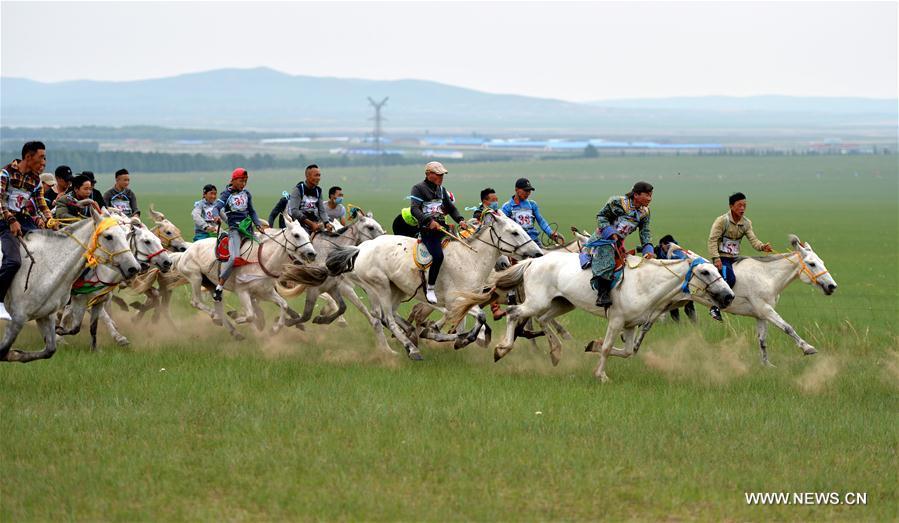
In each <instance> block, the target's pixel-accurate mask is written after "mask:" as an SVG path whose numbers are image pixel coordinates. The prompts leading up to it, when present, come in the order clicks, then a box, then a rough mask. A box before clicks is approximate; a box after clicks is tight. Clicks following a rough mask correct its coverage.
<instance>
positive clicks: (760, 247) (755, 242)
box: [743, 218, 765, 252]
mask: <svg viewBox="0 0 899 523" xmlns="http://www.w3.org/2000/svg"><path fill="white" fill-rule="evenodd" d="M743 221H745V222H746V230H745V231H744V232H745V234H746V238H747V239H748V240H749V243H750V244H752V248H753V249H755V250H757V251H759V252H761V251H764V250H765V244H764V243H763V242H762V241H761V240H759V238H758V236H756V235H755V232H754V231H753V230H752V222H751V221H749V218H743Z"/></svg>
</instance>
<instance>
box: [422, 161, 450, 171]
mask: <svg viewBox="0 0 899 523" xmlns="http://www.w3.org/2000/svg"><path fill="white" fill-rule="evenodd" d="M448 172H449V171H447V170H446V167H444V166H443V164H442V163H440V162H428V163H427V165H425V174H428V173H434V174H446V173H448Z"/></svg>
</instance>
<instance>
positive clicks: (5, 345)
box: [0, 318, 31, 363]
mask: <svg viewBox="0 0 899 523" xmlns="http://www.w3.org/2000/svg"><path fill="white" fill-rule="evenodd" d="M24 326H25V323H24V322H20V321H16V319H15V318H13V320H12V321H11V322H9V324H7V326H6V331H4V332H3V341H2V342H0V361H19V362H22V363H27V362H28V361H31V360H27V361H26V360H25V355H26V354H28V353H25V352H22V351H18V350H15V349H10V347H12V344H13V343H14V342H15V341H16V338H17V337H18V336H19V332H21V331H22V328H23V327H24Z"/></svg>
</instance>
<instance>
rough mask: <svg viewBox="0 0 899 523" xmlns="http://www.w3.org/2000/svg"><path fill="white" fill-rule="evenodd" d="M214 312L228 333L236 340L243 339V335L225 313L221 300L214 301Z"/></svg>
mask: <svg viewBox="0 0 899 523" xmlns="http://www.w3.org/2000/svg"><path fill="white" fill-rule="evenodd" d="M215 314H216V316H217V317H218V318H219V319H220V320H221V322H222V325H223V326H224V327H226V328H227V329H228V333H229V334H231V336H233V337H234V339H235V340H237V341H243V340H244V339H245V337H244V335H243V334H241V333H240V332H238V331H237V328H236V327H235V326H234V324H233V323H231V318H229V317H228V315H227V314H225V304H224V303H223V302H220V301H217V302H215Z"/></svg>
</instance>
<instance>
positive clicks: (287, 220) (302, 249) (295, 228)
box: [282, 211, 315, 262]
mask: <svg viewBox="0 0 899 523" xmlns="http://www.w3.org/2000/svg"><path fill="white" fill-rule="evenodd" d="M284 225H286V227H285V228H284V229H282V231H283V234H284V240H285V245H284V248H285V249H286V250H287V254H289V255H290V257H291V258H293V259H294V260H297V261H309V262H311V261H314V260H315V248H313V247H312V241H311V240H310V239H309V233H308V232H306V229H304V228H303V226H302V225H301V224H300V221H299V220H294V219H293V218H291V217H290V215H289V214H287V211H285V212H284Z"/></svg>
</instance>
